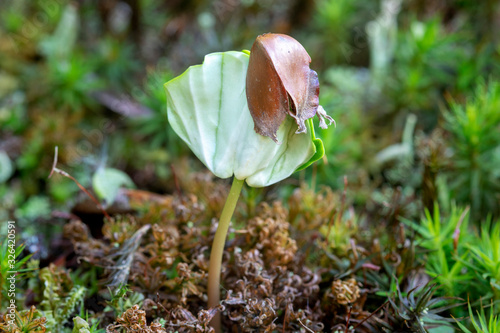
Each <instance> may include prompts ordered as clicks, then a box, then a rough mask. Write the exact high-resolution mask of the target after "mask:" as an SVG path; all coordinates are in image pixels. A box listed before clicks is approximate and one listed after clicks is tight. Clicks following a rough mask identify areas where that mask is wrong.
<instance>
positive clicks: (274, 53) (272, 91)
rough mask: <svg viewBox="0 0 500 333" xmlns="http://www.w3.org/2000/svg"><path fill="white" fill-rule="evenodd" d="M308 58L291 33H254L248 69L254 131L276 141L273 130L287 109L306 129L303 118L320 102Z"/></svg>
mask: <svg viewBox="0 0 500 333" xmlns="http://www.w3.org/2000/svg"><path fill="white" fill-rule="evenodd" d="M310 62H311V58H310V57H309V55H308V54H307V51H306V50H305V49H304V47H303V46H302V45H301V44H300V43H299V42H297V41H296V40H295V39H293V38H292V37H290V36H287V35H282V34H271V33H269V34H264V35H260V36H258V37H257V39H256V40H255V42H254V44H253V46H252V50H251V53H250V62H249V65H248V72H247V87H246V93H247V100H248V108H249V109H250V113H251V114H252V118H253V120H254V123H255V131H256V132H257V133H259V134H261V135H265V136H268V137H270V138H271V139H273V140H274V141H277V138H276V132H277V131H278V128H279V126H280V125H281V123H282V122H283V121H284V120H285V116H286V113H288V114H289V115H290V116H292V117H294V118H295V121H296V122H297V125H298V126H299V129H298V130H297V133H303V132H306V126H305V120H306V119H308V118H311V117H313V116H314V115H315V114H316V112H317V109H318V105H319V82H318V75H317V74H316V72H315V71H313V70H311V69H310V68H309V64H310Z"/></svg>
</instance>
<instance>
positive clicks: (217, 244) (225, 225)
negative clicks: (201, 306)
mask: <svg viewBox="0 0 500 333" xmlns="http://www.w3.org/2000/svg"><path fill="white" fill-rule="evenodd" d="M244 182H245V180H239V179H236V177H234V179H233V184H232V185H231V190H230V191H229V195H228V196H227V199H226V203H225V204H224V208H223V209H222V214H221V216H220V219H219V226H218V227H217V231H216V232H215V238H214V242H213V243H212V252H211V253H210V266H209V268H208V307H209V308H213V307H215V306H217V305H219V303H220V276H221V265H222V254H223V252H224V245H225V244H226V236H227V230H228V229H229V223H230V222H231V217H232V216H233V212H234V209H235V208H236V204H237V203H238V198H239V196H240V193H241V188H242V187H243V183H244ZM220 318H221V317H220V313H217V314H216V315H215V317H214V318H213V319H212V321H211V324H212V327H213V328H214V329H215V333H220V332H221V319H220Z"/></svg>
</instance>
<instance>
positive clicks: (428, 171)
mask: <svg viewBox="0 0 500 333" xmlns="http://www.w3.org/2000/svg"><path fill="white" fill-rule="evenodd" d="M499 31H500V4H499V3H498V2H497V1H494V0H485V1H472V0H435V1H433V0H380V1H362V0H316V1H313V0H294V1H272V0H216V1H207V0H187V1H182V0H170V1H168V0H166V1H161V0H124V1H119V0H99V1H98V0H85V1H84V0H82V1H67V0H36V1H32V0H15V1H13V0H11V1H9V0H7V1H5V0H3V1H2V2H1V3H0V221H6V220H8V219H13V220H16V221H17V223H18V225H19V227H20V228H19V229H20V230H21V231H22V237H23V238H24V239H27V240H30V239H31V240H30V241H28V243H27V244H28V245H30V246H33V248H32V249H31V250H29V251H31V252H35V251H39V252H38V254H37V255H38V256H40V257H41V258H43V256H44V253H43V251H42V250H41V249H43V246H39V247H37V246H38V245H37V244H38V243H43V242H48V240H47V239H50V237H51V235H54V234H57V233H60V231H61V225H57V224H52V223H51V221H52V220H51V219H52V216H54V213H57V212H68V211H70V210H71V209H72V208H73V207H75V205H76V204H77V203H78V202H79V193H80V190H79V188H78V187H77V185H76V184H75V183H74V182H73V181H71V180H70V179H67V178H64V177H60V176H58V177H53V178H51V179H50V180H48V179H47V176H48V175H49V173H50V171H51V168H52V164H53V159H54V147H55V146H58V149H59V155H58V167H60V168H61V169H63V170H65V171H67V172H69V173H70V174H71V175H72V176H73V177H75V178H76V179H77V180H78V181H79V182H80V183H81V184H82V185H83V186H85V187H86V188H89V189H92V188H93V187H94V191H96V188H95V187H96V184H97V186H98V185H99V182H105V181H106V180H102V179H103V178H106V177H102V175H103V174H99V172H101V171H102V170H104V168H106V170H107V171H106V172H111V173H113V177H110V178H113V179H114V183H113V184H112V186H121V185H128V186H135V187H137V188H139V189H144V190H149V191H152V192H158V193H172V192H174V191H175V190H176V187H175V181H174V180H175V179H177V178H179V179H180V180H181V183H182V179H183V178H184V177H187V175H189V174H190V173H192V172H197V171H200V170H204V168H203V165H201V164H200V163H199V162H198V161H197V160H196V158H195V157H194V156H193V155H192V154H191V152H190V151H189V149H188V148H187V147H186V145H185V144H184V143H183V142H181V141H180V139H178V138H177V137H176V135H175V134H174V133H173V131H172V130H171V129H170V127H169V124H168V121H167V118H166V104H165V95H164V91H163V83H164V82H166V81H168V80H169V79H171V78H173V77H175V76H176V75H179V74H181V73H182V72H183V71H184V70H185V69H186V68H187V67H188V66H190V65H194V64H199V63H201V62H202V60H203V57H204V55H205V54H207V53H210V52H216V51H227V50H242V49H250V48H251V46H252V43H253V40H254V39H255V37H256V36H257V35H259V34H262V33H266V32H275V33H285V34H289V35H291V36H293V37H294V38H295V39H297V40H298V41H299V42H300V43H302V44H303V45H304V47H305V48H306V49H307V51H308V52H309V54H310V55H311V58H312V63H311V68H312V69H314V70H316V71H317V72H318V75H319V79H320V82H321V91H320V103H321V104H322V105H323V106H324V108H325V110H326V111H327V112H328V114H329V115H331V116H332V117H333V118H334V119H335V120H336V124H337V126H336V128H331V129H329V130H321V129H319V128H318V129H317V134H318V136H319V137H321V138H322V139H323V142H324V144H325V148H326V156H325V158H324V159H323V161H320V162H319V163H317V164H316V165H314V166H313V167H311V168H309V169H307V170H305V171H302V172H300V173H297V174H295V175H294V177H292V179H289V180H286V181H284V182H283V183H282V184H279V185H276V186H273V187H272V188H270V189H261V190H247V192H246V193H245V195H246V197H247V198H248V197H252V198H254V197H257V198H260V199H261V200H266V199H268V198H283V199H286V200H287V199H288V198H289V197H291V196H292V193H293V189H294V188H295V187H296V186H297V185H302V186H307V187H309V188H312V189H319V188H321V187H322V186H324V185H326V186H329V187H331V188H332V189H333V190H334V191H337V192H339V193H341V192H342V190H343V189H344V187H345V188H346V190H347V196H346V200H347V201H348V204H349V205H352V207H353V208H354V209H355V211H356V213H357V214H359V216H361V217H362V220H363V223H364V224H365V225H378V224H380V223H382V221H383V222H384V223H387V224H388V225H391V221H392V222H394V223H393V224H397V223H399V221H401V220H403V218H405V219H406V220H405V221H410V220H413V221H415V220H418V219H419V218H420V217H421V216H423V214H424V211H425V209H428V211H429V212H431V213H429V215H428V216H427V217H424V219H423V221H422V223H421V224H418V223H417V224H415V225H413V229H412V230H415V231H416V232H417V233H419V234H422V233H424V234H425V230H423V229H419V226H421V225H424V226H427V227H428V228H427V231H428V230H430V229H432V227H431V224H432V223H431V222H433V221H432V218H433V217H436V216H438V215H439V210H438V211H437V213H436V212H435V210H434V207H435V205H438V206H439V209H440V210H441V212H442V213H443V214H444V216H445V217H446V218H449V219H450V221H451V220H453V221H454V223H455V224H453V223H452V225H453V227H450V229H449V230H447V231H446V232H444V233H443V235H444V236H443V237H445V236H446V237H447V238H446V241H447V242H448V241H449V242H448V243H446V246H447V247H450V248H451V247H452V244H451V241H452V237H454V236H453V231H454V230H455V229H457V230H458V229H460V223H461V222H460V223H459V221H460V218H459V217H460V214H458V213H457V210H456V209H455V207H456V206H459V207H469V208H468V209H469V212H470V222H469V225H470V228H471V229H472V230H476V232H477V233H479V229H480V225H481V224H482V223H483V222H484V221H490V222H488V224H487V225H488V228H489V226H490V224H491V225H494V224H495V222H491V221H497V220H498V218H499V217H500V82H499V80H500V33H499ZM109 170H113V171H109ZM118 170H121V171H118ZM174 173H175V174H174ZM96 175H97V176H96ZM106 175H107V176H109V174H106ZM117 184H118V185H117ZM101 185H102V184H101ZM105 185H106V186H107V185H108V184H107V183H106V184H105ZM110 186H111V185H110ZM97 192H98V191H97ZM106 196H108V197H107V200H108V202H107V203H108V204H109V203H111V201H112V200H113V199H114V196H113V195H110V194H109V193H104V194H102V195H101V199H105V198H106ZM460 212H463V210H461V211H460ZM457 214H458V215H457ZM426 221H427V222H428V223H427V225H426ZM429 221H430V222H429ZM437 223H438V224H439V221H438V222H437ZM450 223H451V222H450ZM407 224H409V225H412V222H408V223H407ZM497 224H498V223H497ZM457 225H458V226H457ZM497 229H498V230H500V228H498V227H497ZM450 230H451V231H450ZM495 230H496V229H495ZM40 231H43V233H40ZM346 232H348V231H346ZM437 232H438V233H439V231H437ZM488 232H489V229H485V231H484V233H485V234H488ZM464 233H465V234H467V231H466V230H465V231H464ZM41 235H45V237H46V238H47V239H46V240H43V239H42V240H41V239H38V240H36V239H33V238H37V237H38V238H40V237H42V236H41ZM426 235H427V236H429V237H431V236H432V235H430V234H426ZM424 238H425V237H424ZM443 242H444V240H443ZM485 242H486V241H485ZM443 244H444V243H443ZM485 244H486V243H485ZM488 244H490V245H491V243H488ZM421 245H422V247H424V248H426V246H427V248H428V249H429V250H430V251H435V250H436V247H439V246H441V245H439V242H438V243H437V244H429V243H425V242H424V243H422V244H421ZM442 246H445V245H442ZM485 246H486V245H485ZM28 249H29V248H28ZM495 250H496V249H495V248H493V249H492V251H495ZM470 251H471V252H474V250H470ZM485 251H486V250H485ZM478 256H479V257H480V254H478ZM450 258H451V257H450ZM450 258H448V259H449V261H450V260H451V259H450ZM441 259H442V258H441ZM455 259H456V258H455ZM455 259H453V260H455ZM496 260H497V261H496V262H498V260H499V259H498V258H497V259H496ZM456 262H458V261H456ZM442 264H443V262H440V263H439V262H438V263H437V264H436V265H438V266H439V265H442ZM462 268H463V267H462ZM476 268H477V267H476ZM429 269H430V270H431V271H432V268H429ZM491 269H492V270H496V272H497V277H495V278H493V282H492V283H493V284H495V283H498V279H500V271H499V269H500V268H498V267H497V268H491ZM459 272H460V270H459V271H457V272H453V274H457V275H458V274H459ZM450 274H451V273H450ZM485 274H490V273H485ZM436 276H443V278H442V279H441V281H440V283H441V284H442V285H445V282H446V276H445V275H443V272H437V273H436ZM488 276H489V278H491V277H492V276H494V274H493V275H487V277H488ZM489 278H488V279H489ZM485 279H486V278H485ZM488 281H490V282H491V279H490V280H488ZM450 288H451V289H450V290H448V291H449V292H450V293H452V294H453V293H454V294H455V295H458V294H459V295H461V296H466V293H465V292H464V291H463V289H461V290H458V289H453V288H454V287H453V286H451V287H450ZM456 288H459V287H456ZM478 288H479V287H478ZM498 289H499V288H497V289H496V291H498ZM477 293H478V295H477V296H481V294H482V293H483V294H482V295H483V296H484V295H486V291H477ZM488 293H489V291H488ZM488 295H489V296H491V295H490V294H488ZM498 295H500V294H496V298H494V299H495V300H498V299H499V298H498V297H499V296H498ZM477 298H478V297H476V298H475V299H477Z"/></svg>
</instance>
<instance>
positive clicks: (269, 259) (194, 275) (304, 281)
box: [65, 175, 380, 333]
mask: <svg viewBox="0 0 500 333" xmlns="http://www.w3.org/2000/svg"><path fill="white" fill-rule="evenodd" d="M194 179H195V181H193V182H192V183H191V184H188V185H187V186H186V188H196V189H197V190H198V191H200V199H199V198H198V197H197V196H195V195H193V194H184V195H169V196H164V197H163V198H162V200H155V201H153V202H151V201H150V202H149V203H148V204H147V206H143V207H142V209H139V213H137V214H136V215H134V216H115V217H113V218H111V219H107V220H106V221H105V224H104V227H103V235H104V238H103V239H95V238H93V237H92V236H91V235H90V232H89V230H88V228H87V226H86V225H85V224H83V223H82V222H81V221H79V220H76V219H75V220H72V221H70V222H69V223H68V224H67V225H66V227H65V236H66V237H67V238H69V239H70V240H71V241H72V243H73V245H74V248H75V251H76V253H77V255H78V256H79V260H82V261H86V262H88V263H90V264H92V265H96V266H99V267H103V268H105V270H104V276H101V278H102V281H105V282H106V286H110V285H111V286H115V285H116V284H115V283H117V281H120V282H121V283H126V284H128V285H129V288H130V289H131V290H133V291H134V292H137V293H141V294H142V295H143V296H144V301H143V303H142V304H143V305H142V308H143V309H142V310H141V309H140V307H139V305H138V304H136V305H134V307H133V308H130V309H128V310H126V311H125V312H124V313H122V314H121V315H120V316H119V317H118V318H116V319H115V322H114V323H112V324H110V325H108V328H107V331H108V332H119V331H123V332H166V331H167V332H170V331H177V332H195V333H201V332H212V328H211V327H210V325H209V323H210V320H211V319H212V318H213V316H214V315H215V314H216V313H217V312H218V311H221V312H222V314H223V315H222V321H223V327H225V331H231V332H323V331H324V332H329V331H330V330H332V329H337V330H342V331H344V330H345V327H346V326H347V327H349V326H356V325H358V324H359V327H358V328H356V332H372V331H374V330H375V328H374V327H375V326H374V322H375V321H376V319H375V318H374V317H377V316H380V313H376V314H374V315H372V316H371V317H370V315H371V313H370V312H369V311H367V310H365V309H364V304H365V301H366V299H367V296H368V294H369V293H371V292H373V291H374V290H376V286H375V285H374V284H373V283H370V282H367V281H366V279H363V278H361V277H360V275H359V274H357V273H358V272H365V271H367V270H368V271H369V270H370V269H378V266H376V265H375V264H373V263H371V262H370V261H368V259H367V258H368V255H367V253H368V252H369V251H367V250H365V249H364V247H363V246H362V240H361V239H358V240H356V239H354V238H353V239H351V241H350V242H349V241H347V244H350V245H349V248H346V249H345V251H346V254H347V257H348V258H350V259H349V262H348V263H347V264H346V263H345V262H341V261H336V260H335V258H336V257H335V255H334V254H333V252H331V251H332V248H331V247H329V246H326V245H325V244H326V243H327V242H326V238H325V234H324V232H323V233H322V232H318V230H319V227H320V226H321V225H325V224H326V225H328V223H329V221H331V219H332V216H336V214H342V212H341V211H340V210H341V209H340V208H339V207H341V205H340V202H341V198H340V197H335V195H334V194H333V192H331V190H322V191H320V192H319V193H314V192H312V191H309V190H306V189H304V188H302V189H298V190H296V191H295V193H294V194H293V195H292V197H291V199H290V207H291V208H290V210H289V209H287V208H285V207H284V206H283V205H282V204H281V203H280V202H274V203H272V204H267V203H261V204H260V205H258V206H257V208H256V209H255V212H252V217H246V216H247V214H246V213H245V212H244V209H242V208H244V205H243V204H242V205H241V206H240V208H239V209H237V213H236V215H235V217H234V218H233V226H236V225H239V226H241V227H239V228H238V230H235V229H231V228H230V230H229V240H228V241H227V244H226V247H225V251H224V257H223V265H222V267H223V271H222V280H221V281H222V286H221V288H222V299H223V300H222V302H221V305H220V306H219V307H216V308H213V309H206V308H205V304H206V302H207V295H206V283H207V271H208V260H209V247H210V244H211V242H212V237H213V234H214V232H215V227H216V223H217V216H216V214H217V210H218V209H219V207H220V206H221V204H222V202H223V198H225V195H226V193H225V191H227V187H225V185H224V184H225V183H224V182H220V181H219V182H214V181H212V180H211V179H210V178H209V177H207V176H205V175H197V176H196V177H195V178H194ZM207 189H209V190H208V192H207V191H206V190H207ZM221 197H222V198H221ZM315 203H317V205H316V204H315ZM207 207H211V208H210V209H207ZM339 216H340V215H339ZM210 222H211V223H210ZM343 222H346V220H344V219H340V220H339V223H343ZM350 222H352V221H350V220H349V219H347V222H346V223H350ZM291 223H293V226H292V224H291ZM334 229H335V228H334ZM291 230H296V231H297V234H296V235H294V238H295V239H293V238H292V237H291V234H290V233H291ZM330 232H332V233H336V232H340V231H339V230H330ZM345 236H346V237H348V239H349V237H354V236H353V235H352V234H350V235H345ZM357 242H359V243H360V244H358V245H357ZM364 246H370V244H365V245H364ZM306 257H307V259H306ZM311 258H312V259H311ZM332 258H333V259H332ZM313 262H315V263H316V264H317V263H321V266H322V267H321V268H314V266H315V265H316V264H312V263H313ZM325 263H326V264H325ZM323 264H324V265H323ZM363 265H364V266H363ZM365 283H366V286H364V284H365ZM103 289H104V288H103ZM112 289H113V288H112ZM372 310H373V309H372ZM369 317H370V318H369ZM160 319H161V321H159V320H160ZM148 322H149V323H150V324H149V326H148ZM160 322H161V323H163V324H160Z"/></svg>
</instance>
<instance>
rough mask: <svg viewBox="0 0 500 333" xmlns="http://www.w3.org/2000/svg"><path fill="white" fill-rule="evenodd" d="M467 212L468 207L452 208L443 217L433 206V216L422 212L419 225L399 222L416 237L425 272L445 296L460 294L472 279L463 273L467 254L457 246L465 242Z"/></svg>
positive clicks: (470, 275)
mask: <svg viewBox="0 0 500 333" xmlns="http://www.w3.org/2000/svg"><path fill="white" fill-rule="evenodd" d="M468 212H469V209H468V208H463V209H460V208H457V207H452V210H451V212H450V214H449V216H447V217H444V218H443V217H442V216H441V213H440V211H439V207H438V205H437V204H435V206H434V211H433V213H432V214H431V212H429V211H428V210H426V211H425V217H424V218H423V219H422V220H421V222H420V224H417V223H414V222H411V221H408V220H403V222H404V223H405V224H407V225H409V226H410V227H411V228H412V229H414V230H415V231H416V232H417V233H418V234H419V238H420V240H419V241H418V242H417V244H418V245H419V246H421V247H422V248H424V249H425V250H427V258H426V261H425V269H426V273H427V274H429V275H430V276H431V277H433V278H435V280H436V282H437V285H438V286H439V288H442V289H443V291H444V294H446V295H463V292H464V291H465V290H466V289H467V286H468V285H469V283H470V280H471V278H472V274H471V272H469V271H466V272H465V273H464V271H463V269H464V268H465V267H466V266H465V265H464V263H463V261H464V260H465V258H467V256H468V253H467V251H464V250H463V248H462V247H458V244H459V243H466V242H467V241H468V240H469V238H468V232H467V225H468Z"/></svg>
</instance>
